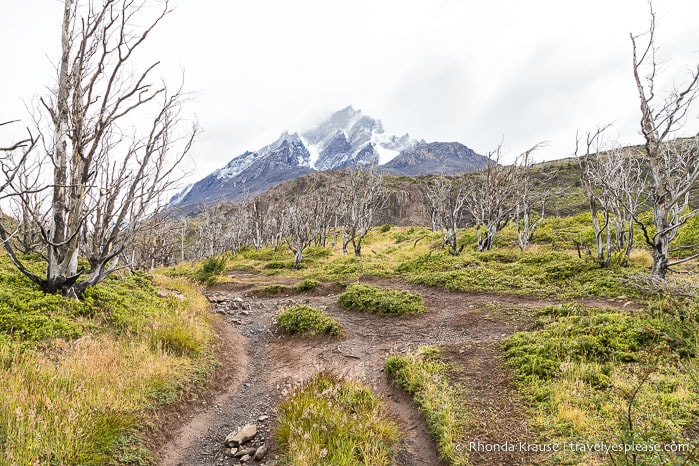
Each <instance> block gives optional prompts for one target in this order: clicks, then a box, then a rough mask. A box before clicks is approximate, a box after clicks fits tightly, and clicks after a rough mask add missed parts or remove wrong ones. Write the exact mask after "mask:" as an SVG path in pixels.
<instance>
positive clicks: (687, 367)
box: [503, 301, 699, 464]
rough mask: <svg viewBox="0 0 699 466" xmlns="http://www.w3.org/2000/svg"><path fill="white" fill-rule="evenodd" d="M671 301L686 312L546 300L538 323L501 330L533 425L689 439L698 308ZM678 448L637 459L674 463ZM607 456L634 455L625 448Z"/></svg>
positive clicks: (628, 439)
mask: <svg viewBox="0 0 699 466" xmlns="http://www.w3.org/2000/svg"><path fill="white" fill-rule="evenodd" d="M674 306H677V307H678V308H683V309H685V311H689V314H687V313H684V316H683V317H678V316H673V315H669V314H668V313H666V312H654V313H650V312H647V311H633V312H631V311H620V310H616V309H596V308H585V307H583V306H580V305H570V304H568V305H563V306H552V307H547V308H544V309H543V310H541V311H540V319H539V328H538V330H535V331H532V332H524V333H518V334H515V335H513V336H512V337H510V338H508V339H507V340H506V342H505V344H504V347H503V348H504V351H505V355H506V357H507V358H508V360H509V362H510V364H511V365H512V367H513V369H514V371H515V374H516V378H517V381H518V384H519V386H520V389H521V391H522V393H524V395H525V396H526V397H527V399H528V400H529V403H530V405H531V407H532V408H533V416H534V421H533V422H534V425H535V427H537V428H538V429H540V430H541V431H542V432H544V433H545V435H546V436H547V437H549V438H550V439H552V440H553V441H559V442H562V441H570V440H571V439H575V440H576V441H581V442H589V443H594V442H605V443H607V444H611V443H627V444H630V443H636V444H671V443H672V442H676V443H692V442H694V445H695V447H696V445H697V442H696V438H695V437H693V434H692V431H693V429H695V426H697V425H698V424H697V423H698V422H699V362H698V360H697V355H698V353H699V338H698V337H697V335H699V319H697V317H698V316H699V313H698V312H697V311H698V309H699V308H698V307H697V304H696V303H688V302H680V301H677V302H674V303H673V307H674ZM693 426H694V427H693ZM695 454H696V451H695ZM679 458H680V457H679V456H677V454H676V453H672V452H657V453H645V454H642V455H641V457H640V458H637V460H638V461H641V463H639V464H661V463H662V464H676V463H677V461H679ZM563 459H564V458H563V457H561V458H557V460H561V461H562V460H563ZM597 459H599V458H597ZM554 460H556V458H554ZM614 460H615V461H616V464H636V460H633V458H631V456H630V454H629V456H624V455H623V454H621V453H620V454H618V456H617V457H615V458H614ZM575 461H577V462H585V463H587V462H592V461H593V458H592V457H589V456H584V457H582V458H575ZM576 464H578V463H576ZM677 464H679V463H677ZM686 464H689V463H686Z"/></svg>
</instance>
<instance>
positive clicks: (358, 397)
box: [276, 374, 400, 466]
mask: <svg viewBox="0 0 699 466" xmlns="http://www.w3.org/2000/svg"><path fill="white" fill-rule="evenodd" d="M276 438H277V441H278V444H279V447H280V448H281V450H282V451H281V456H282V457H281V464H288V465H295V466H305V465H310V464H317V465H325V464H327V465H348V466H349V465H367V466H383V465H391V464H395V459H394V458H395V455H396V449H397V447H398V440H399V439H400V429H399V427H398V425H397V424H396V423H395V422H394V421H392V420H391V419H389V418H388V416H387V414H386V409H385V407H384V406H383V404H382V403H381V401H380V400H379V399H378V398H377V397H376V396H374V395H373V394H372V392H371V390H370V389H369V388H368V387H365V386H363V385H361V384H359V383H356V382H351V381H348V380H343V379H339V378H337V377H335V376H332V375H329V374H319V375H317V376H315V377H314V378H313V379H311V380H310V381H309V382H307V383H306V384H305V385H303V386H302V387H300V388H298V389H297V390H296V391H295V393H294V394H292V395H291V397H289V398H288V399H287V400H285V401H284V402H282V404H281V405H280V407H279V423H278V425H277V429H276Z"/></svg>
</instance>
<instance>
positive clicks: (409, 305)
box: [338, 285, 425, 316]
mask: <svg viewBox="0 0 699 466" xmlns="http://www.w3.org/2000/svg"><path fill="white" fill-rule="evenodd" d="M338 302H339V303H340V306H342V307H344V308H345V309H348V310H350V311H360V312H371V313H375V314H391V315H397V316H401V315H405V314H420V313H422V312H425V300H424V299H423V297H422V295H421V294H420V293H413V292H410V291H396V290H391V289H387V288H379V287H376V286H370V285H351V286H349V287H348V288H347V290H346V291H345V292H344V293H342V294H341V295H340V297H339V298H338Z"/></svg>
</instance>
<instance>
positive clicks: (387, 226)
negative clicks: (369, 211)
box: [379, 223, 391, 233]
mask: <svg viewBox="0 0 699 466" xmlns="http://www.w3.org/2000/svg"><path fill="white" fill-rule="evenodd" d="M379 231H381V233H388V232H389V231H391V225H390V224H388V223H384V224H383V225H381V229H380V230H379Z"/></svg>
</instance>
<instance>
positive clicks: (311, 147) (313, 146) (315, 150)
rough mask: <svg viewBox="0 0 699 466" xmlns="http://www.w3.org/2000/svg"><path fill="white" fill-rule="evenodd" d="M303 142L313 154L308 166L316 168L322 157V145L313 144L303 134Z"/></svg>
mask: <svg viewBox="0 0 699 466" xmlns="http://www.w3.org/2000/svg"><path fill="white" fill-rule="evenodd" d="M301 142H302V143H303V145H304V146H306V149H307V150H308V153H309V154H311V156H310V157H309V158H308V164H307V165H306V166H307V167H310V168H312V169H314V170H316V164H317V163H318V159H319V158H320V147H319V146H318V144H311V142H310V141H309V140H308V139H306V138H305V137H303V136H301Z"/></svg>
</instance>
